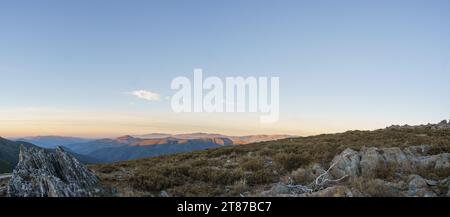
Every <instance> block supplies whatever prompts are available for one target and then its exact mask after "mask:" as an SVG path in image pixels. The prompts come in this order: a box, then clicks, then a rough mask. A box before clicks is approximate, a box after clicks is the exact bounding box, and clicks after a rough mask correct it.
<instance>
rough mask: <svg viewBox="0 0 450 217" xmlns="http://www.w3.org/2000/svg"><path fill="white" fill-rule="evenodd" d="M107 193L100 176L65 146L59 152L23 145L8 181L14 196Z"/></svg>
mask: <svg viewBox="0 0 450 217" xmlns="http://www.w3.org/2000/svg"><path fill="white" fill-rule="evenodd" d="M103 194H104V191H103V189H102V188H101V187H100V185H99V179H98V177H97V176H96V175H95V174H94V173H93V172H91V171H90V170H89V169H87V168H86V167H84V166H83V165H82V164H81V163H80V162H78V160H77V159H75V158H74V157H72V156H71V155H69V154H68V153H66V152H65V151H64V150H63V149H62V148H61V147H58V148H57V149H56V152H50V151H48V150H44V149H40V148H34V147H31V148H26V147H24V146H21V147H20V154H19V163H18V164H17V166H16V168H15V169H14V172H13V175H12V178H11V180H10V182H9V184H8V196H10V197H86V196H101V195H103Z"/></svg>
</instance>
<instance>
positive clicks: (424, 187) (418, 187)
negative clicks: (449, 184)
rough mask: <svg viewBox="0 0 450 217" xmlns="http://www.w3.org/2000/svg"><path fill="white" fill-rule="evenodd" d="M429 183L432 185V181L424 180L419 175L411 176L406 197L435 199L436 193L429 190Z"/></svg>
mask: <svg viewBox="0 0 450 217" xmlns="http://www.w3.org/2000/svg"><path fill="white" fill-rule="evenodd" d="M429 183H432V181H429V180H426V179H424V178H422V177H421V176H419V175H411V176H410V177H409V183H408V196H413V197H417V196H418V197H436V196H437V195H436V193H434V192H433V191H432V190H431V189H430V188H429Z"/></svg>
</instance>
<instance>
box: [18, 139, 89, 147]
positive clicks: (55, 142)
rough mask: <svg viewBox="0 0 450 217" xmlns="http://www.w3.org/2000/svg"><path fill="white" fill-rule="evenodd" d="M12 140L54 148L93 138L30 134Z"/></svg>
mask: <svg viewBox="0 0 450 217" xmlns="http://www.w3.org/2000/svg"><path fill="white" fill-rule="evenodd" d="M13 140H15V141H24V142H29V143H33V144H35V145H37V146H40V147H43V148H56V147H57V146H66V145H70V144H75V143H84V142H89V141H92V140H93V139H86V138H79V137H67V136H30V137H23V138H13Z"/></svg>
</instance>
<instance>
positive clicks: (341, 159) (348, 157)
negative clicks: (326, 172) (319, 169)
mask: <svg viewBox="0 0 450 217" xmlns="http://www.w3.org/2000/svg"><path fill="white" fill-rule="evenodd" d="M360 159H361V156H360V155H359V153H358V152H357V151H355V150H352V149H350V148H347V149H345V150H344V151H343V152H342V153H341V154H339V155H337V156H335V157H334V158H333V160H332V161H331V164H332V165H333V164H335V163H336V166H334V167H333V168H332V169H331V171H330V173H331V174H332V175H333V176H334V177H338V178H339V177H343V176H345V175H349V176H351V177H356V176H359V175H360V174H361V170H360Z"/></svg>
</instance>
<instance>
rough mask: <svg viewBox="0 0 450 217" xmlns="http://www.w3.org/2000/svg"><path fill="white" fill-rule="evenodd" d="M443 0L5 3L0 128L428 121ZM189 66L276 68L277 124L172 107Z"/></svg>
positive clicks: (439, 98) (443, 33) (438, 102)
mask: <svg viewBox="0 0 450 217" xmlns="http://www.w3.org/2000/svg"><path fill="white" fill-rule="evenodd" d="M449 9H450V2H449V1H445V0H433V1H422V0H412V1H406V0H400V1H394V2H393V1H387V0H383V1H372V2H368V1H364V2H361V1H356V0H345V1H339V2H337V1H325V0H323V1H281V2H280V1H256V0H250V1H226V2H211V1H206V0H198V1H176V2H175V1H141V2H129V1H86V0H82V1H64V2H63V1H51V0H43V1H27V3H26V4H23V3H21V2H20V1H2V2H1V3H0V76H1V78H2V85H0V99H1V100H0V136H2V137H23V136H37V135H58V136H77V137H89V138H103V137H116V136H121V135H140V134H147V133H158V132H163V133H171V134H174V133H190V132H209V133H220V134H225V135H254V134H289V135H299V136H304V135H314V134H320V133H333V132H343V131H347V130H355V129H359V130H369V129H378V128H384V127H386V126H390V125H393V124H400V125H403V124H410V125H416V124H426V123H437V122H439V121H441V120H443V119H448V118H449V113H448V111H450V101H449V100H448V99H449V98H450V85H449V84H448V81H450V65H449V60H450V40H449V38H450V26H449V25H448V23H449V21H450V13H448V10H449ZM195 68H202V69H203V71H204V75H205V76H217V77H219V78H224V77H227V76H243V77H247V76H255V77H258V76H277V77H279V78H280V118H279V121H278V122H276V123H271V124H261V123H259V122H258V114H253V113H174V112H173V111H172V110H171V108H170V100H169V99H170V97H171V96H172V94H173V93H174V91H173V90H171V89H170V83H171V80H172V79H173V78H174V77H176V76H186V77H188V78H192V76H193V69H195ZM139 91H145V92H139ZM142 93H147V95H142ZM446 99H447V100H446Z"/></svg>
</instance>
